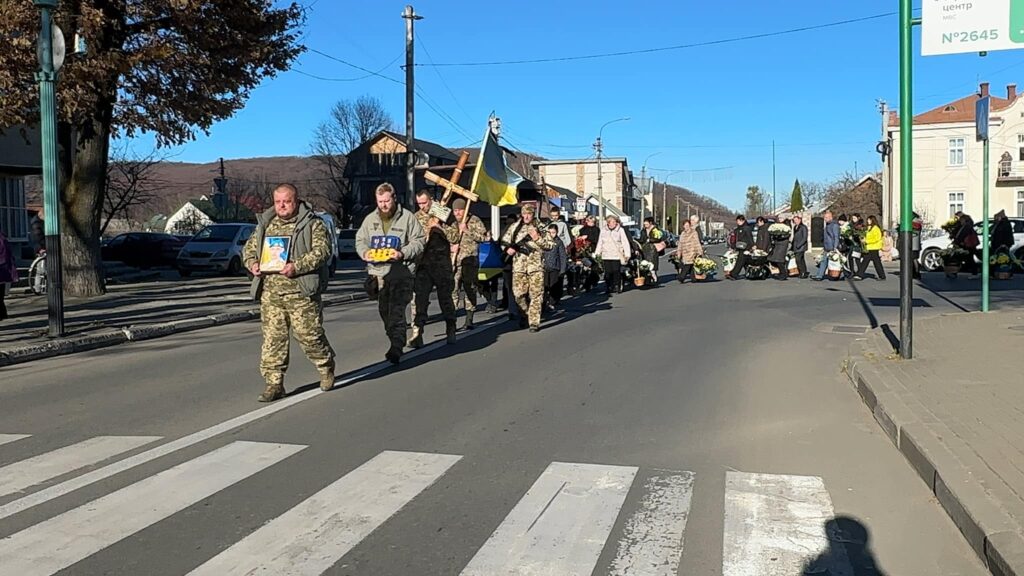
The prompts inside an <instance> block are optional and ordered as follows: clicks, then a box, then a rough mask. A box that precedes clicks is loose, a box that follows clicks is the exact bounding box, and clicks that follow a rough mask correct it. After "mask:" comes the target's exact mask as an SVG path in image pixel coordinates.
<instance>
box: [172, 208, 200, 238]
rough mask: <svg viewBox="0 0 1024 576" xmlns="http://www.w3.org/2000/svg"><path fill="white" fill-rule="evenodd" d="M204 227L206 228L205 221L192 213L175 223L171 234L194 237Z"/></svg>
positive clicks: (197, 214)
mask: <svg viewBox="0 0 1024 576" xmlns="http://www.w3.org/2000/svg"><path fill="white" fill-rule="evenodd" d="M204 227H206V220H204V219H203V217H202V215H200V214H199V212H196V211H192V212H189V213H188V214H186V215H185V216H184V217H183V218H182V219H181V220H178V221H177V222H175V223H174V229H173V230H172V231H171V232H172V233H174V234H180V235H184V236H195V235H196V234H197V233H198V232H199V231H200V230H202V229H203V228H204Z"/></svg>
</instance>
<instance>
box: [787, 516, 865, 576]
mask: <svg viewBox="0 0 1024 576" xmlns="http://www.w3.org/2000/svg"><path fill="white" fill-rule="evenodd" d="M824 529H825V537H826V538H827V539H828V546H829V547H828V550H826V551H825V552H822V553H821V555H819V556H818V557H817V558H815V559H814V560H812V561H811V562H809V563H808V564H807V566H806V567H805V568H804V571H803V575H802V576H839V575H840V574H852V575H853V576H885V574H884V573H883V572H882V571H881V570H880V569H879V568H878V563H877V562H876V561H875V555H874V553H873V552H872V551H871V547H870V545H869V542H870V535H869V533H868V529H867V527H866V526H864V525H863V524H861V523H860V521H858V520H856V519H855V518H852V517H850V516H836V517H835V518H832V519H831V520H829V521H828V522H826V523H825V527H824ZM847 561H848V562H847ZM848 568H852V572H851V571H850V570H849V569H848Z"/></svg>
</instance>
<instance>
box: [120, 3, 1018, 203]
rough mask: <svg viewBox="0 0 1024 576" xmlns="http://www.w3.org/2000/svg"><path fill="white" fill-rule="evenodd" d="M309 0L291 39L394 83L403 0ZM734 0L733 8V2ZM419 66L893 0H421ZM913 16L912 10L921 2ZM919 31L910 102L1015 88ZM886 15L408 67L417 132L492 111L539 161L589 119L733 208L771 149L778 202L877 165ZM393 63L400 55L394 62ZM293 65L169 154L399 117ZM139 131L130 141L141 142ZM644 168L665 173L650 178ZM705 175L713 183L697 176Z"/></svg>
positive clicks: (309, 62) (579, 147)
mask: <svg viewBox="0 0 1024 576" xmlns="http://www.w3.org/2000/svg"><path fill="white" fill-rule="evenodd" d="M304 1H305V2H306V3H307V4H311V10H312V11H311V13H310V18H309V21H308V23H307V26H306V30H305V38H304V42H305V43H306V44H307V45H308V46H309V47H310V48H315V49H317V50H320V51H322V52H326V53H328V54H331V55H333V56H336V57H337V58H340V59H343V60H346V61H348V62H351V63H353V64H356V65H359V66H362V67H365V68H367V69H370V70H372V71H378V70H380V71H381V74H383V75H386V76H389V77H391V78H395V79H401V78H403V72H402V70H401V69H400V66H401V64H403V63H404V56H403V53H404V45H405V34H404V26H405V24H404V21H403V20H402V19H401V17H400V14H401V12H402V10H403V8H404V6H405V3H404V2H390V1H386V0H374V1H373V2H343V1H341V0H316V1H314V0H304ZM737 5H740V6H743V7H742V8H739V9H738V8H736V6H737ZM415 7H416V9H417V11H418V12H420V13H421V14H423V16H424V17H425V19H423V20H420V21H419V22H417V27H416V34H417V39H418V41H419V45H418V46H417V54H416V56H417V61H418V62H420V63H425V64H429V63H430V62H437V63H442V62H444V63H448V62H460V63H461V62H479V61H501V60H519V59H532V58H551V57H559V56H577V55H587V54H595V53H607V52H617V51H628V50H637V49H645V48H656V47H662V46H672V45H679V44H690V43H698V42H705V41H713V40H719V39H725V38H734V37H738V36H744V35H752V34H761V33H766V32H774V31H780V30H786V29H792V28H797V27H802V26H812V25H817V24H826V23H830V22H836V21H841V20H847V19H853V18H862V17H867V16H873V15H877V14H885V13H888V12H894V11H895V10H896V9H897V3H896V2H895V1H894V0H860V1H858V2H822V1H821V0H814V1H811V0H787V1H786V2H753V1H750V0H743V1H741V2H679V1H678V0H676V1H672V0H651V1H647V0H642V1H638V2H625V3H623V2H616V3H611V2H593V1H592V0H591V1H584V0H558V1H553V0H546V1H544V2H540V1H537V0H523V1H520V2H504V3H494V2H472V3H470V2H451V1H449V2H440V1H431V2H420V3H418V4H415ZM918 13H919V12H918ZM919 38H920V30H919V29H918V30H917V31H915V48H914V51H915V64H914V65H915V74H916V82H915V97H914V106H915V111H917V112H920V111H923V110H925V109H927V108H931V107H934V106H937V105H939V104H941V103H943V102H945V101H949V100H953V99H956V98H960V97H962V96H965V95H967V94H970V93H972V92H973V91H974V90H976V89H977V83H978V81H979V80H981V81H984V80H987V81H989V82H991V83H992V92H993V93H994V94H997V95H1000V96H1003V95H1005V85H1006V84H1007V83H1009V82H1017V83H1018V84H1020V85H1021V86H1022V88H1024V76H1021V75H1022V74H1024V66H1021V65H1024V53H1020V52H1018V51H1009V52H992V53H989V55H988V56H987V57H985V58H981V57H978V56H977V55H955V56H939V57H928V58H923V57H921V56H920V55H919V54H920V41H919ZM897 49H898V29H897V18H896V16H888V17H885V18H880V19H875V20H870V21H865V22H860V23H855V24H849V25H844V26H838V27H832V28H825V29H819V30H813V31H808V32H801V33H796V34H790V35H784V36H777V37H771V38H764V39H756V40H750V41H744V42H737V43H731V44H720V45H712V46H706V47H698V48H689V49H683V50H673V51H664V52H656V53H651V54H641V55H632V56H622V57H612V58H602V59H594V60H582V61H569V62H555V63H545V64H527V65H511V66H480V67H441V68H430V67H417V69H416V83H417V85H418V86H419V88H420V90H421V91H422V93H423V94H424V95H425V96H426V97H427V99H428V100H429V102H430V104H433V106H434V107H436V108H438V109H439V110H441V111H443V112H444V113H445V114H446V115H447V116H448V117H449V118H443V117H442V116H441V115H439V114H438V113H436V112H435V111H433V110H431V108H430V107H429V106H428V105H427V103H425V102H424V101H423V100H422V99H420V100H419V101H418V102H417V108H416V111H417V123H416V135H417V136H418V137H421V138H425V139H428V140H433V141H435V142H438V143H441V144H444V145H448V146H453V147H454V146H463V145H468V144H471V143H474V142H477V141H479V139H480V137H481V136H482V134H483V132H484V130H485V127H486V120H487V116H488V114H490V112H491V111H492V110H493V111H495V112H496V113H497V114H498V115H499V116H500V117H501V118H502V123H503V128H504V135H505V136H507V138H508V143H509V144H510V145H511V146H514V147H518V148H519V149H522V150H526V151H529V152H534V153H537V154H540V155H543V156H546V157H549V158H575V157H587V156H589V155H590V154H592V153H593V150H592V148H591V147H590V145H591V144H592V143H593V141H594V139H595V137H596V136H597V131H598V129H599V128H600V126H601V125H602V124H603V123H604V122H606V121H608V120H611V119H614V118H618V117H622V116H630V117H631V118H632V119H631V120H630V121H628V122H623V123H617V124H613V125H611V126H608V127H607V128H605V130H604V142H605V154H606V155H608V156H626V157H628V158H629V162H630V165H631V167H632V168H633V170H634V174H635V175H636V176H637V177H639V175H640V168H641V165H642V164H643V163H644V160H645V159H646V158H647V157H648V156H649V155H650V154H653V153H655V152H657V153H658V154H657V155H656V156H654V157H652V158H650V160H648V166H649V167H652V168H656V169H664V170H667V169H672V170H677V169H686V170H706V169H711V168H719V167H732V168H731V169H730V170H726V171H718V172H710V173H709V172H683V173H681V174H677V175H675V176H673V177H671V178H670V179H669V180H670V181H671V182H673V183H677V184H681V185H685V186H687V187H689V188H691V189H693V190H695V191H696V192H698V193H701V194H705V195H708V196H711V197H713V198H715V199H717V200H719V201H721V202H723V203H724V204H726V205H727V206H730V207H733V208H739V207H741V206H742V204H743V197H744V193H745V190H746V187H747V186H748V185H751V184H758V185H761V186H763V187H765V188H767V189H768V191H769V192H770V191H771V188H772V146H771V143H772V140H773V139H774V140H775V142H776V174H777V176H776V182H777V190H778V197H779V202H780V203H781V202H783V201H785V199H786V198H788V195H789V192H790V190H791V189H792V185H793V180H794V179H795V178H800V179H801V180H823V179H827V178H830V177H831V176H834V175H836V174H838V173H841V172H843V171H847V170H849V171H852V170H853V169H854V166H855V163H856V166H857V167H858V168H859V170H860V171H861V172H865V171H871V170H876V169H878V168H879V166H880V160H879V156H878V155H877V154H876V153H875V151H874V148H875V142H877V140H878V139H879V137H880V130H881V128H880V122H881V119H880V115H879V113H878V110H877V104H876V99H878V98H882V99H885V100H886V101H888V102H889V104H890V107H893V108H895V107H897V106H898V97H899V93H898V67H897V64H898V63H897ZM400 57H402V58H400ZM295 69H297V70H301V71H303V72H307V73H310V74H315V75H317V76H323V77H327V78H343V79H350V78H359V80H356V81H346V82H332V81H323V80H316V79H313V78H310V77H309V76H305V75H302V74H300V73H298V72H296V71H294V70H293V71H289V72H286V73H284V74H282V75H280V76H279V77H277V78H274V79H272V80H268V81H267V82H265V83H264V84H263V85H262V86H260V87H259V88H258V89H257V90H255V91H254V92H253V94H252V98H251V99H250V100H249V103H248V105H247V106H246V108H245V109H244V110H242V111H241V112H239V113H238V114H237V115H236V116H235V117H233V118H231V119H229V120H226V121H224V122H221V123H219V124H217V125H215V126H214V127H213V129H212V131H211V135H210V136H209V137H205V136H202V135H200V136H199V138H198V139H197V140H196V141H195V142H193V143H190V144H188V145H186V146H184V147H181V148H178V149H175V150H173V151H172V152H173V153H174V154H175V157H174V159H175V160H179V161H197V162H207V161H212V160H215V159H216V158H218V157H220V156H223V157H224V158H242V157H251V156H278V155H301V154H306V153H307V152H308V149H309V141H310V138H311V134H312V131H313V129H314V128H315V126H316V125H317V124H318V123H319V122H320V121H321V120H322V119H323V118H324V117H325V115H326V114H327V112H328V110H329V109H330V107H331V105H332V104H333V103H334V102H336V101H337V100H340V99H352V98H356V97H358V96H360V95H362V94H372V95H374V96H377V97H379V98H380V99H381V100H382V101H383V102H384V104H385V105H386V107H387V108H388V110H389V111H390V112H391V114H392V115H393V117H394V118H395V120H396V122H398V123H399V126H404V102H405V92H404V87H403V86H402V85H400V84H397V83H394V82H391V81H388V80H385V79H382V78H379V77H375V76H368V77H367V75H366V74H365V73H364V72H361V71H359V70H357V69H354V68H351V67H349V66H346V65H344V64H341V63H339V62H337V61H334V60H331V59H328V58H325V57H324V56H321V55H319V54H316V53H313V52H307V53H306V54H304V55H303V56H301V57H300V59H299V61H298V62H297V63H296V65H295ZM148 146H149V144H148V140H146V139H141V140H140V141H139V142H138V143H137V144H136V148H137V149H140V150H144V149H146V148H147V147H148ZM654 173H655V175H656V176H664V175H665V174H666V172H664V171H660V172H659V171H656V172H654ZM708 180H710V181H708Z"/></svg>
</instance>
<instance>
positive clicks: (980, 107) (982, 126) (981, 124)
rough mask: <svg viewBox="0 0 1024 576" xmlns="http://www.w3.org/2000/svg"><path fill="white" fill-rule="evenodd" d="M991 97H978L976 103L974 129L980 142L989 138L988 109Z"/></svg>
mask: <svg viewBox="0 0 1024 576" xmlns="http://www.w3.org/2000/svg"><path fill="white" fill-rule="evenodd" d="M989 100H991V98H989V97H988V96H985V97H984V98H978V101H977V102H976V103H975V104H974V131H975V134H976V136H977V139H978V142H984V141H986V140H988V109H989Z"/></svg>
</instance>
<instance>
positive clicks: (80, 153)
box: [61, 107, 110, 297]
mask: <svg viewBox="0 0 1024 576" xmlns="http://www.w3.org/2000/svg"><path fill="white" fill-rule="evenodd" d="M101 114H102V115H103V116H105V117H104V118H98V119H95V120H93V121H92V122H91V123H89V124H87V125H85V126H82V127H81V132H80V133H79V134H77V139H76V142H75V153H74V157H73V158H72V160H71V177H70V179H69V180H68V184H67V187H66V188H65V189H64V194H63V210H62V211H61V212H62V215H63V218H62V221H61V249H62V252H63V263H64V267H63V270H64V290H65V293H66V294H67V295H69V296H79V297H86V296H98V295H100V294H103V293H104V292H105V291H106V286H105V285H104V274H103V266H102V265H101V258H100V242H99V239H100V238H99V236H100V235H99V229H100V219H101V216H102V211H103V189H104V186H105V183H106V163H107V153H108V148H109V141H110V108H109V107H108V108H107V110H106V111H105V112H103V113H101Z"/></svg>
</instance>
